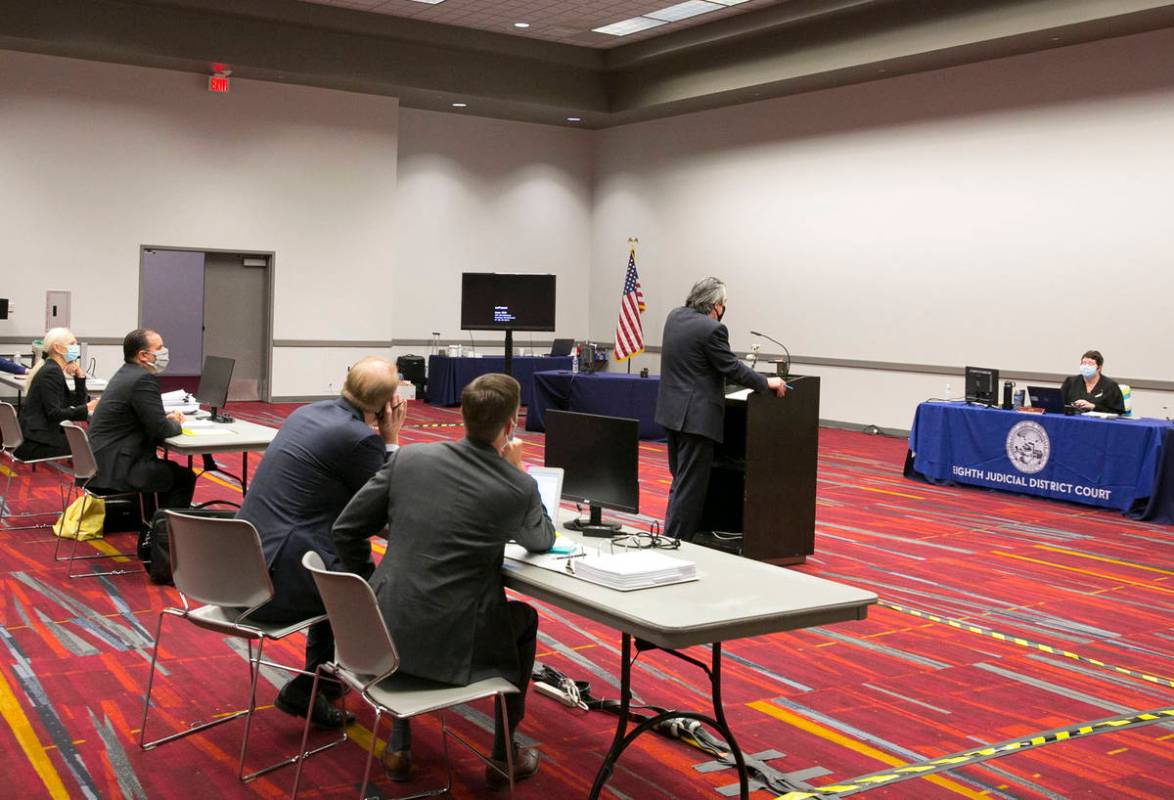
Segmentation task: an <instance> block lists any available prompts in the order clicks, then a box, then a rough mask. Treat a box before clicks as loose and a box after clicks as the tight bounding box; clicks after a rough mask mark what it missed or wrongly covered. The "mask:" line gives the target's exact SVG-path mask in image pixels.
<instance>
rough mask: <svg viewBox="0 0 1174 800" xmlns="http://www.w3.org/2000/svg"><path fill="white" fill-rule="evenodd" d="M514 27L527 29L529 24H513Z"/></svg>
mask: <svg viewBox="0 0 1174 800" xmlns="http://www.w3.org/2000/svg"><path fill="white" fill-rule="evenodd" d="M514 27H515V28H529V27H530V23H529V22H515V23H514Z"/></svg>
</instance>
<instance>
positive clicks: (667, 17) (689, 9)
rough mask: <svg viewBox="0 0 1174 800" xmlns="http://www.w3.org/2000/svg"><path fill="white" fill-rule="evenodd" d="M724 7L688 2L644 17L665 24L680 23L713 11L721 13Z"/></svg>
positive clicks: (691, 0)
mask: <svg viewBox="0 0 1174 800" xmlns="http://www.w3.org/2000/svg"><path fill="white" fill-rule="evenodd" d="M721 10H722V6H719V5H718V4H717V3H710V2H707V0H686V2H684V3H677V4H676V5H675V6H669V7H668V8H662V9H659V10H657V11H649V12H648V13H647V14H645V15H644V16H646V17H651V18H652V19H659V20H663V21H664V22H680V21H681V20H683V19H689V17H696V16H697V15H699V14H708V13H710V12H711V11H721Z"/></svg>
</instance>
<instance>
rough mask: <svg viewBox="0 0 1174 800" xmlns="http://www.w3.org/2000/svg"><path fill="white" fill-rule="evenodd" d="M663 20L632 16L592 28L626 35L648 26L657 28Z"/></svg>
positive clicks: (602, 31)
mask: <svg viewBox="0 0 1174 800" xmlns="http://www.w3.org/2000/svg"><path fill="white" fill-rule="evenodd" d="M664 24H665V21H664V20H662V19H652V18H651V17H632V18H631V19H623V20H620V21H619V22H613V23H612V24H611V25H604V26H603V27H602V28H592V29H591V30H593V31H595V32H596V33H606V34H607V35H608V36H628V35H630V34H633V33H639V32H640V31H646V30H648V29H649V28H657V27H660V26H661V25H664Z"/></svg>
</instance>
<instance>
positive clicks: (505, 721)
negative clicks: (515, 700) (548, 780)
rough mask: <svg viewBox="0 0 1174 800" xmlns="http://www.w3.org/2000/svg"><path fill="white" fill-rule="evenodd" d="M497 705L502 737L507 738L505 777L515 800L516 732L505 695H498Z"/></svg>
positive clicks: (511, 795) (511, 796) (511, 797)
mask: <svg viewBox="0 0 1174 800" xmlns="http://www.w3.org/2000/svg"><path fill="white" fill-rule="evenodd" d="M497 703H498V706H499V707H500V708H501V727H502V735H503V736H505V775H506V778H508V779H509V782H510V800H514V731H513V727H512V726H511V725H510V711H509V707H508V706H507V705H506V702H505V695H504V694H502V693H500V692H499V693H498V695H497Z"/></svg>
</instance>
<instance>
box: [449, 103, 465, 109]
mask: <svg viewBox="0 0 1174 800" xmlns="http://www.w3.org/2000/svg"><path fill="white" fill-rule="evenodd" d="M452 107H453V108H468V107H469V104H468V103H453V104H452Z"/></svg>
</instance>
